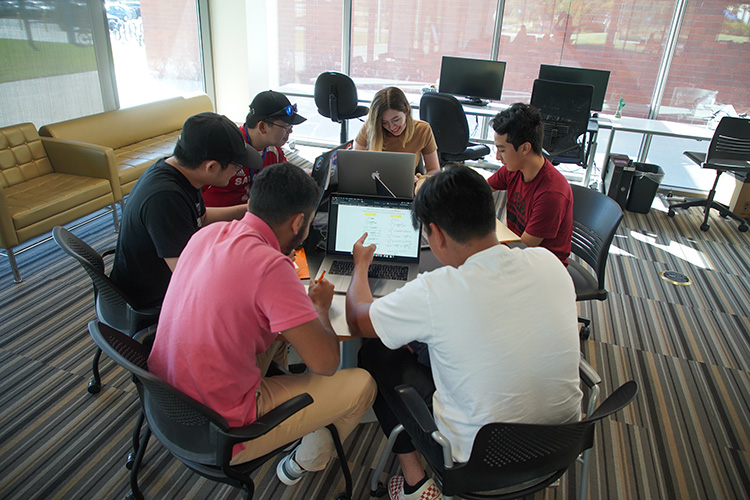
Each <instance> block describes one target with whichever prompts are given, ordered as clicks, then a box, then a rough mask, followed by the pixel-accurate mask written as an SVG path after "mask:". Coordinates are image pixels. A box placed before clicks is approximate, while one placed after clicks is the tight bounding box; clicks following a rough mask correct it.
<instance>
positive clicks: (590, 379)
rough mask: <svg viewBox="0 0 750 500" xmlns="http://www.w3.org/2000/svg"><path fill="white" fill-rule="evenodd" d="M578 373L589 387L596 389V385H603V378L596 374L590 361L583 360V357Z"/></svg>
mask: <svg viewBox="0 0 750 500" xmlns="http://www.w3.org/2000/svg"><path fill="white" fill-rule="evenodd" d="M578 373H579V374H580V376H581V380H583V383H584V384H586V385H587V386H588V387H594V386H595V385H599V384H601V383H602V378H601V377H600V376H599V374H598V373H596V370H594V367H593V366H591V365H590V364H589V362H588V361H586V360H585V359H583V356H581V360H580V361H579V363H578Z"/></svg>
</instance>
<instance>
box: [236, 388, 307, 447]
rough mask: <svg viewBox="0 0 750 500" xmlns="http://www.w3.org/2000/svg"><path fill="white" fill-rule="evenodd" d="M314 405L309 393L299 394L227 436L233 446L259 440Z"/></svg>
mask: <svg viewBox="0 0 750 500" xmlns="http://www.w3.org/2000/svg"><path fill="white" fill-rule="evenodd" d="M312 403H313V398H312V396H310V395H309V394H307V393H304V394H299V395H297V396H295V397H293V398H292V399H290V400H289V401H286V402H284V403H282V404H280V405H279V406H277V407H276V408H274V409H273V410H271V411H269V412H268V413H266V414H265V415H263V416H262V417H260V418H258V419H257V420H256V421H255V422H253V423H252V424H250V425H246V426H244V427H236V428H232V429H229V431H227V432H226V436H227V438H228V440H229V441H230V442H231V444H236V443H241V442H243V441H250V440H251V439H256V438H259V437H260V436H262V435H264V434H266V433H267V432H268V431H270V430H271V429H273V428H274V427H276V426H277V425H279V424H280V423H281V422H283V421H284V420H286V419H287V418H289V417H291V416H292V415H294V414H295V413H297V412H298V411H300V410H301V409H303V408H305V407H306V406H309V405H311V404H312Z"/></svg>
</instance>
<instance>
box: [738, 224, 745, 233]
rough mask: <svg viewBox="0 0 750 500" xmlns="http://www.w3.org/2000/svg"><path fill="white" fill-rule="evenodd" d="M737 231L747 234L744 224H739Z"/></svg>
mask: <svg viewBox="0 0 750 500" xmlns="http://www.w3.org/2000/svg"><path fill="white" fill-rule="evenodd" d="M737 229H739V230H740V232H741V233H746V232H747V224H744V223H743V224H740V225H739V227H738V228H737Z"/></svg>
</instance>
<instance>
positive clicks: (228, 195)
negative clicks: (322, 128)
mask: <svg viewBox="0 0 750 500" xmlns="http://www.w3.org/2000/svg"><path fill="white" fill-rule="evenodd" d="M305 120H306V118H305V117H303V116H301V115H299V114H297V105H296V104H292V103H290V102H289V99H287V98H286V96H285V95H284V94H282V93H280V92H274V91H273V90H266V91H263V92H261V93H260V94H258V95H256V96H255V98H254V99H253V102H252V103H250V112H249V113H248V114H247V118H245V124H244V125H242V126H241V127H240V132H242V136H243V137H244V139H245V142H246V143H248V144H249V145H251V146H252V147H253V148H255V149H256V150H257V151H258V153H259V154H260V155H261V157H262V158H263V166H262V167H261V168H265V167H267V166H268V165H274V164H276V163H281V162H285V161H286V156H284V151H283V150H282V149H281V146H283V145H284V144H285V143H286V141H287V140H289V135H290V134H291V133H292V128H293V127H294V125H299V124H300V123H302V122H304V121H305ZM254 175H255V172H253V171H252V170H248V169H244V168H243V169H242V170H239V171H237V175H235V176H234V177H232V178H231V179H229V183H228V184H227V185H226V186H206V187H204V188H203V199H204V200H205V202H206V206H208V207H226V206H231V205H236V204H238V203H247V200H248V196H249V192H250V187H251V186H252V184H253V176H254Z"/></svg>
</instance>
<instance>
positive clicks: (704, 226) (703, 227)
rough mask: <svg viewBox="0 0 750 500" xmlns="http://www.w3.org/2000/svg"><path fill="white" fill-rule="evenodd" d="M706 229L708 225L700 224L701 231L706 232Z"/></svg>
mask: <svg viewBox="0 0 750 500" xmlns="http://www.w3.org/2000/svg"><path fill="white" fill-rule="evenodd" d="M708 228H709V226H708V224H701V231H703V232H706V231H708Z"/></svg>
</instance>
